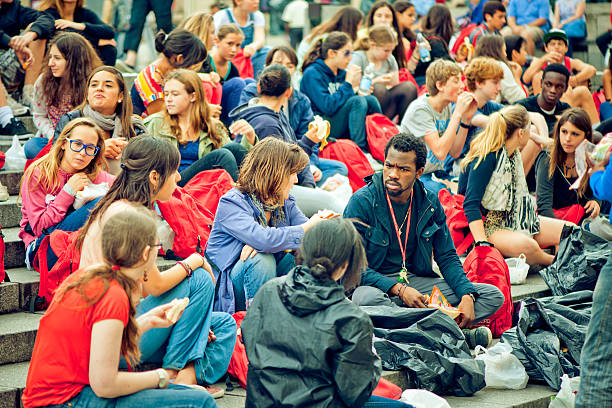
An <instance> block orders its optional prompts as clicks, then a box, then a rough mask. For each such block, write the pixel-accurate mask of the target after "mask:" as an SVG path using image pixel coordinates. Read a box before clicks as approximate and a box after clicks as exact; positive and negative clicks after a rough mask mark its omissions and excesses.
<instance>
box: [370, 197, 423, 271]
mask: <svg viewBox="0 0 612 408" xmlns="http://www.w3.org/2000/svg"><path fill="white" fill-rule="evenodd" d="M391 205H392V206H393V212H394V214H395V221H397V225H398V226H400V225H401V230H402V233H401V235H400V238H401V239H402V245H404V240H405V239H406V224H407V223H408V220H407V219H406V222H405V223H402V222H403V221H404V217H406V213H407V212H408V207H409V206H410V201H408V202H407V203H396V202H393V201H391ZM385 206H386V207H389V205H388V204H387V203H385ZM410 213H411V216H410V218H411V220H410V231H408V234H409V235H408V243H407V245H406V269H407V270H408V272H410V270H411V269H412V258H413V254H414V251H415V250H416V242H417V239H416V225H417V221H418V220H417V219H416V218H417V217H416V214H415V207H414V206H413V207H412V210H411V211H410ZM389 218H391V214H389ZM390 225H391V228H392V232H391V237H390V238H389V239H390V242H389V252H388V254H389V256H388V257H387V259H386V260H385V262H383V264H382V265H381V266H380V268H379V269H378V271H379V272H380V273H383V274H393V273H399V271H400V270H401V269H402V251H401V248H400V245H399V242H398V240H397V234H396V232H395V228H394V226H393V220H391V222H390Z"/></svg>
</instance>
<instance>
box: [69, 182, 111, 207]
mask: <svg viewBox="0 0 612 408" xmlns="http://www.w3.org/2000/svg"><path fill="white" fill-rule="evenodd" d="M109 189H110V186H109V185H108V183H106V182H103V183H100V184H91V183H90V184H88V185H86V186H85V188H84V189H83V190H81V191H78V192H77V195H76V198H75V199H74V203H73V204H72V206H73V207H74V209H75V210H78V209H79V208H81V207H82V206H84V205H85V204H87V203H88V202H90V201H91V200H94V199H96V198H99V197H102V196H103V195H105V194H106V193H108V190H109Z"/></svg>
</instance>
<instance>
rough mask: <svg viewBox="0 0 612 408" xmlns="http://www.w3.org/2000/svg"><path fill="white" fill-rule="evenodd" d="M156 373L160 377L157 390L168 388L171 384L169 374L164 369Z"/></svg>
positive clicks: (159, 369)
mask: <svg viewBox="0 0 612 408" xmlns="http://www.w3.org/2000/svg"><path fill="white" fill-rule="evenodd" d="M155 371H156V372H157V375H158V376H159V382H158V383H157V388H167V387H168V383H169V382H170V376H169V375H168V372H167V371H166V370H164V369H163V368H158V369H157V370H155Z"/></svg>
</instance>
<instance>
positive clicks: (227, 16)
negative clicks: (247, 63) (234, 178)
mask: <svg viewBox="0 0 612 408" xmlns="http://www.w3.org/2000/svg"><path fill="white" fill-rule="evenodd" d="M232 3H233V7H228V8H226V9H223V10H219V12H218V13H215V15H214V16H213V19H214V22H215V30H217V32H218V31H219V28H221V26H223V25H225V24H235V25H237V26H238V27H239V28H240V30H241V31H242V32H243V33H244V41H242V45H241V46H240V47H241V49H242V54H243V55H244V56H245V57H246V58H251V62H252V63H253V71H254V76H255V78H257V77H258V76H259V73H260V72H261V70H262V69H263V66H264V60H265V59H266V54H268V51H269V50H270V49H269V48H268V47H265V46H264V45H265V43H266V31H265V26H266V21H265V19H264V15H263V13H262V12H261V11H259V2H257V1H250V0H232ZM217 35H218V34H217Z"/></svg>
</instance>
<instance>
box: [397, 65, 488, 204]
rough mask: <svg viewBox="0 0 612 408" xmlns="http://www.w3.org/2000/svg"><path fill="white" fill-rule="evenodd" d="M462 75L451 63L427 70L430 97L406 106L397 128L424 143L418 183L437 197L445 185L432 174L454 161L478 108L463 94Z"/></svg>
mask: <svg viewBox="0 0 612 408" xmlns="http://www.w3.org/2000/svg"><path fill="white" fill-rule="evenodd" d="M461 74H462V70H461V67H460V66H459V65H457V64H456V63H454V62H452V61H447V60H442V59H441V60H436V61H434V62H433V63H432V64H431V65H430V66H429V68H427V75H426V77H427V90H428V92H429V93H428V94H425V95H422V96H420V97H419V98H418V99H417V100H415V101H414V102H412V103H411V104H410V106H408V110H407V111H406V114H405V115H404V117H403V119H402V122H401V124H400V130H401V131H402V132H407V133H410V134H412V135H414V136H416V137H421V138H423V140H424V141H425V144H426V146H427V162H426V164H425V168H424V171H423V172H424V174H423V177H421V182H422V183H423V184H424V185H425V187H427V188H428V189H430V190H431V191H434V192H435V193H436V194H437V193H438V191H440V190H441V189H443V188H446V185H445V184H442V183H439V182H437V181H434V180H433V179H432V174H433V172H434V171H436V170H443V169H444V160H445V159H446V158H447V156H448V155H449V154H450V155H451V156H452V157H453V158H457V157H459V155H460V154H461V151H462V150H463V146H464V145H465V140H466V137H467V134H468V129H469V127H470V122H471V121H472V117H473V116H474V114H475V113H476V109H477V108H478V102H477V101H476V99H475V98H474V95H472V94H471V93H469V92H462V89H463V82H462V81H461ZM453 103H455V108H454V109H453V108H452V106H451V105H452V104H453Z"/></svg>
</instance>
